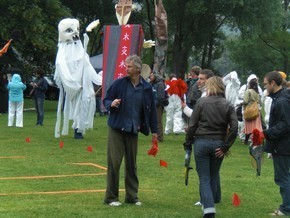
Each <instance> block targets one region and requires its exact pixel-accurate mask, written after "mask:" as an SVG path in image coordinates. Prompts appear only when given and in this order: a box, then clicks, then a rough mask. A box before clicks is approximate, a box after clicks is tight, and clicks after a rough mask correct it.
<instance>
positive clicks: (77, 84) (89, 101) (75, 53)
mask: <svg viewBox="0 0 290 218" xmlns="http://www.w3.org/2000/svg"><path fill="white" fill-rule="evenodd" d="M98 24H99V20H97V21H94V22H92V23H91V24H90V25H89V26H88V27H87V29H86V30H87V31H91V30H92V28H94V27H96V26H97V25H98ZM79 26H80V25H79V21H78V20H77V19H72V18H66V19H63V20H61V21H60V22H59V24H58V31H59V38H58V52H57V56H56V63H55V66H56V70H55V75H54V79H55V82H56V84H57V86H58V87H59V89H60V94H59V101H58V108H57V121H56V125H55V137H56V138H59V137H60V135H68V129H69V120H73V124H72V128H73V129H74V138H75V139H83V134H84V133H85V130H86V129H88V128H92V127H93V121H94V113H95V109H96V102H95V95H94V94H95V92H94V87H93V83H94V84H96V85H102V77H101V76H100V75H98V74H97V73H96V72H95V70H94V68H93V66H92V65H91V63H90V61H89V56H88V54H87V53H86V48H87V45H88V42H89V37H88V35H87V34H84V46H83V44H82V42H81V40H80V37H79ZM62 111H63V127H62V132H61V128H60V126H61V116H62Z"/></svg>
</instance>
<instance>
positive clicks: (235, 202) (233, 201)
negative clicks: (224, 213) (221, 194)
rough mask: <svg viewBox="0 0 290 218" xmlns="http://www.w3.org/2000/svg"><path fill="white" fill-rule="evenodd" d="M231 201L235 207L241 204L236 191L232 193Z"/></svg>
mask: <svg viewBox="0 0 290 218" xmlns="http://www.w3.org/2000/svg"><path fill="white" fill-rule="evenodd" d="M232 203H233V205H234V206H235V207H238V206H240V204H241V200H240V198H239V196H238V195H237V194H236V193H234V194H233V199H232Z"/></svg>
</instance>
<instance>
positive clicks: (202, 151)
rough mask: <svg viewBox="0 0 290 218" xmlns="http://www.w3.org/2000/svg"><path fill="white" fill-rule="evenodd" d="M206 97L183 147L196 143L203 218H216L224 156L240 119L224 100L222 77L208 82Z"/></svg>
mask: <svg viewBox="0 0 290 218" xmlns="http://www.w3.org/2000/svg"><path fill="white" fill-rule="evenodd" d="M205 86H206V90H207V96H206V97H204V98H200V99H199V100H198V101H197V102H196V105H195V108H194V113H192V115H191V117H190V121H189V126H188V132H187V134H186V142H185V143H184V146H185V147H186V148H187V147H189V148H190V147H191V146H192V142H193V141H194V157H195V165H196V171H197V173H198V177H199V192H200V197H201V204H202V205H203V216H204V217H215V213H216V210H215V206H214V203H215V199H214V198H215V197H214V196H216V192H217V191H218V181H219V171H220V167H221V165H222V161H223V158H224V155H225V154H226V153H227V152H228V151H229V149H230V147H231V146H232V144H233V143H234V142H235V139H236V137H237V133H238V119H237V115H236V112H235V108H234V106H233V105H231V103H230V102H229V101H227V100H226V98H225V87H224V84H223V81H222V79H221V78H220V77H217V76H213V77H211V78H209V79H208V80H207V81H206V85H205Z"/></svg>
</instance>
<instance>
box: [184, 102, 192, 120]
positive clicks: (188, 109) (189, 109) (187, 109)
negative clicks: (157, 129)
mask: <svg viewBox="0 0 290 218" xmlns="http://www.w3.org/2000/svg"><path fill="white" fill-rule="evenodd" d="M192 112H193V110H192V109H191V108H190V107H188V106H187V105H186V106H185V107H184V108H183V113H184V114H185V115H186V116H187V117H189V118H190V117H191V115H192Z"/></svg>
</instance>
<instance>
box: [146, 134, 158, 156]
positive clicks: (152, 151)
mask: <svg viewBox="0 0 290 218" xmlns="http://www.w3.org/2000/svg"><path fill="white" fill-rule="evenodd" d="M158 151H159V149H158V141H157V138H154V139H153V140H152V146H151V148H150V150H148V152H147V154H148V155H153V156H154V157H156V154H157V152H158Z"/></svg>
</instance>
